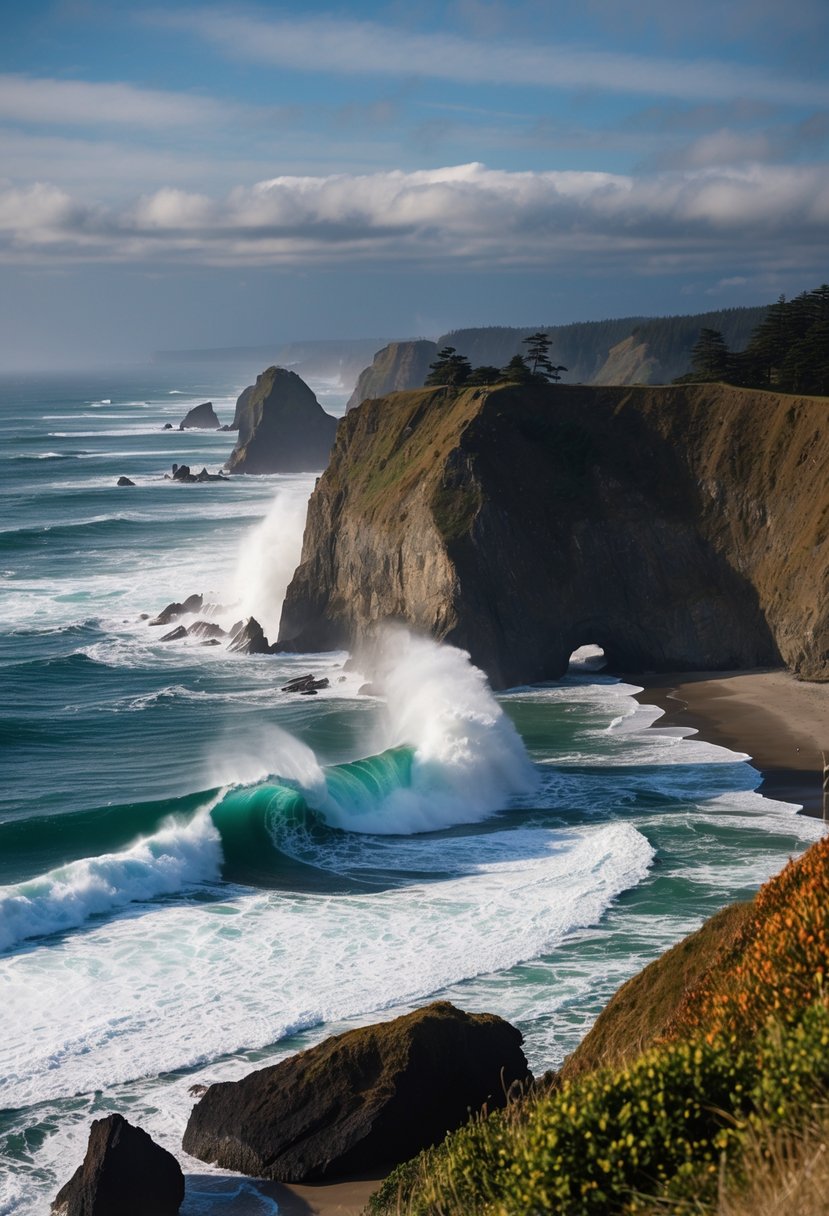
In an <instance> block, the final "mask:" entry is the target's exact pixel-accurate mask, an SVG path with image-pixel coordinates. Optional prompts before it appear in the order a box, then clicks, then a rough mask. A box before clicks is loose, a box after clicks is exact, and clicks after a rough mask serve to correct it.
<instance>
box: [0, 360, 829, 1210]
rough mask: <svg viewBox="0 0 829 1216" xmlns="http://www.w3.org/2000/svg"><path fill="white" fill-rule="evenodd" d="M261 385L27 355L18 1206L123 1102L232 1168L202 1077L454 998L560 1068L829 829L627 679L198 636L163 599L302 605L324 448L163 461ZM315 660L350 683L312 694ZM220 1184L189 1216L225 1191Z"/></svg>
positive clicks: (12, 1105) (5, 646) (1, 1118)
mask: <svg viewBox="0 0 829 1216" xmlns="http://www.w3.org/2000/svg"><path fill="white" fill-rule="evenodd" d="M242 387H243V381H242V380H234V379H233V377H232V376H231V375H228V374H226V373H221V370H219V371H216V370H214V369H208V370H207V372H205V370H204V369H199V368H197V369H186V368H181V367H172V368H166V367H159V368H149V369H139V370H134V371H131V372H125V373H118V374H115V373H107V374H106V375H100V374H98V375H95V376H77V375H73V376H71V377H48V378H47V377H29V378H16V379H14V380H10V379H5V380H2V381H0V440H1V442H0V508H1V509H0V681H1V682H2V700H0V742H1V743H2V752H1V753H0V763H2V781H0V1075H2V1093H3V1100H4V1102H5V1104H6V1108H7V1109H5V1110H4V1111H3V1112H2V1113H0V1162H1V1164H0V1214H5V1213H20V1214H24V1213H25V1214H27V1216H28V1214H30V1213H31V1214H33V1213H36V1212H37V1213H40V1212H42V1211H44V1210H45V1208H46V1205H47V1201H48V1200H49V1199H51V1198H52V1197H53V1195H54V1193H55V1192H56V1190H57V1188H58V1186H59V1184H60V1183H61V1182H62V1181H64V1180H65V1179H66V1178H67V1177H68V1176H69V1174H70V1173H71V1172H72V1170H73V1169H74V1168H75V1166H76V1165H77V1163H78V1162H79V1160H80V1158H81V1156H82V1154H83V1146H84V1144H85V1140H86V1135H87V1130H88V1123H89V1120H90V1118H91V1117H94V1116H95V1115H96V1114H98V1113H100V1112H105V1111H108V1110H112V1109H118V1110H121V1111H123V1112H124V1113H125V1114H127V1116H128V1117H129V1118H131V1119H133V1120H134V1121H136V1122H140V1123H141V1124H142V1126H144V1127H145V1128H146V1129H147V1130H148V1131H150V1132H151V1133H152V1134H153V1135H154V1136H155V1137H156V1138H157V1139H159V1140H160V1141H161V1142H162V1143H164V1144H165V1145H166V1146H167V1147H169V1148H170V1149H171V1150H172V1151H175V1152H177V1153H178V1155H179V1157H180V1159H181V1160H182V1163H183V1166H184V1168H185V1170H186V1171H191V1170H196V1169H198V1170H203V1168H204V1167H202V1166H201V1165H196V1163H194V1162H192V1161H189V1160H188V1159H187V1158H186V1157H184V1155H183V1154H182V1153H181V1151H180V1147H179V1145H180V1136H181V1133H182V1130H183V1127H184V1123H185V1121H186V1116H187V1113H188V1110H189V1106H190V1104H191V1101H192V1099H191V1098H190V1096H189V1094H188V1089H189V1086H190V1085H192V1084H193V1083H194V1082H203V1081H212V1080H217V1079H220V1078H225V1077H235V1076H239V1075H241V1074H242V1073H244V1072H245V1071H247V1070H248V1069H249V1068H250V1067H251V1066H252V1062H258V1061H261V1060H273V1059H278V1058H280V1057H281V1056H282V1055H284V1054H286V1053H287V1052H289V1051H292V1050H296V1049H297V1047H299V1046H304V1045H306V1044H307V1043H308V1042H311V1041H314V1040H316V1039H319V1038H321V1037H323V1036H324V1035H325V1034H327V1033H330V1032H331V1031H332V1030H335V1029H341V1028H343V1027H344V1026H345V1025H350V1024H354V1023H356V1022H361V1021H362V1022H365V1021H371V1020H374V1019H376V1018H377V1017H379V1016H384V1015H386V1014H391V1013H394V1012H398V1011H402V1010H404V1009H406V1008H409V1007H411V1006H412V1005H416V1004H418V1003H421V1002H423V1001H425V1000H428V999H431V998H433V997H437V996H442V997H448V998H449V999H452V1000H454V1001H456V1002H457V1003H458V1004H460V1005H462V1006H464V1007H466V1008H469V1009H489V1010H493V1011H495V1012H498V1013H501V1014H503V1015H504V1016H506V1017H508V1018H509V1019H510V1020H512V1021H514V1022H516V1023H517V1024H518V1025H519V1026H520V1027H521V1029H522V1030H523V1031H524V1033H525V1035H526V1039H527V1050H528V1054H529V1055H530V1057H531V1062H532V1064H533V1066H534V1067H536V1068H538V1069H540V1068H544V1067H548V1066H551V1065H554V1064H556V1063H557V1062H558V1061H560V1059H561V1058H562V1056H563V1055H564V1054H565V1053H566V1052H567V1051H569V1050H570V1049H571V1048H572V1047H573V1045H574V1044H575V1042H576V1041H577V1040H578V1038H579V1037H580V1035H581V1034H582V1033H583V1032H584V1030H585V1029H586V1027H587V1026H588V1025H589V1024H590V1021H591V1019H592V1018H593V1017H594V1016H595V1014H596V1012H597V1011H598V1009H599V1008H600V1007H601V1005H602V1004H603V1003H604V1001H605V1000H606V999H607V997H608V995H609V994H610V993H611V992H612V990H613V989H614V988H615V987H616V986H617V985H618V983H620V982H621V981H622V980H623V979H625V978H627V977H628V976H629V975H630V974H632V973H633V972H634V971H636V970H637V969H638V968H639V967H640V966H641V965H642V963H643V962H645V961H647V960H648V959H650V958H652V957H654V956H655V955H656V954H657V953H659V951H660V950H662V949H664V948H665V947H666V946H667V945H669V944H670V943H671V942H673V941H675V940H676V939H677V938H678V937H679V936H681V935H682V934H683V933H684V932H686V931H687V930H689V929H690V928H692V927H694V926H695V925H696V924H698V923H699V921H700V920H701V919H702V917H703V916H705V915H707V914H709V913H710V912H712V911H714V910H715V909H716V908H718V907H720V906H722V905H723V904H724V903H726V902H728V901H729V900H731V899H734V898H737V897H739V896H740V895H744V894H746V893H748V892H749V891H751V890H752V889H754V888H755V887H756V886H757V885H758V884H759V883H760V882H761V881H762V879H763V878H764V877H766V876H767V875H768V874H770V873H772V872H774V871H775V870H776V869H778V868H779V867H780V865H781V864H782V863H783V861H784V860H785V858H786V856H788V855H789V854H790V853H791V852H793V851H797V850H798V849H800V848H802V847H803V846H804V845H805V843H807V842H808V840H809V839H811V838H812V837H813V836H814V834H815V833H816V831H817V830H819V826H818V825H815V824H813V823H812V822H811V821H808V820H803V819H799V818H796V817H795V816H794V814H793V810H792V808H789V807H785V806H782V805H779V804H773V803H770V802H768V801H766V800H764V799H761V798H760V797H759V796H758V795H756V794H755V793H753V792H752V791H753V789H754V786H755V785H756V783H757V780H758V776H757V774H756V772H755V771H754V770H753V769H752V768H750V767H749V766H748V765H747V764H745V763H743V762H742V761H741V760H740V759H739V758H738V757H735V756H734V755H733V754H731V753H728V752H724V751H722V750H720V749H716V748H711V747H708V746H707V745H704V744H700V743H697V742H694V741H693V740H689V739H683V738H682V737H681V735H679V734H677V733H676V732H667V733H664V732H663V733H660V732H659V731H658V730H654V729H650V728H649V723H650V722H651V721H652V720H653V718H654V716H655V715H654V713H653V712H652V711H648V710H647V709H642V708H637V706H636V703H635V702H634V701H633V700H632V698H631V695H630V694H631V691H632V690H631V689H630V688H629V687H627V686H625V685H622V684H619V683H618V682H615V681H613V680H611V679H609V678H603V677H601V676H595V675H590V674H589V673H587V672H584V671H582V672H579V673H574V674H573V675H572V676H571V677H570V678H568V679H567V680H565V681H563V682H562V683H561V684H560V685H556V686H549V687H544V688H539V689H520V690H515V691H514V692H512V693H509V694H506V695H504V696H500V697H499V698H498V699H497V700H496V699H495V698H493V697H492V695H491V694H490V693H489V691H488V689H487V688H486V686H485V682H484V681H483V680H482V678H481V677H480V676H479V675H478V674H477V673H475V671H474V669H471V668H470V667H469V664H468V663H467V662H466V660H465V658H464V657H463V656H462V655H460V654H459V653H458V652H456V651H451V650H447V649H446V648H441V647H438V646H435V645H434V644H432V643H428V642H422V641H418V640H417V639H410V638H408V637H406V636H405V635H397V636H395V637H393V638H392V639H391V641H390V643H389V646H390V649H389V671H388V672H387V677H388V679H387V696H386V697H385V698H383V699H380V698H375V697H365V696H360V695H359V692H358V690H359V688H360V686H361V684H362V683H363V681H364V678H365V675H364V673H361V672H359V671H354V670H351V669H350V668H349V667H348V666H346V660H347V657H348V656H347V655H345V654H334V655H326V656H279V657H276V656H270V657H264V658H254V657H244V656H238V655H233V654H232V653H230V652H228V650H227V649H226V648H225V646H224V645H223V644H220V645H219V646H214V647H206V646H203V645H201V644H200V642H199V641H198V639H194V638H190V639H188V640H187V641H186V642H183V643H174V642H173V643H170V642H168V643H163V642H162V641H161V640H160V637H161V635H163V633H164V632H165V631H164V630H163V629H154V628H152V627H150V626H149V625H148V623H147V620H146V618H145V617H144V615H143V614H150V615H153V614H155V613H156V612H158V610H159V609H160V608H161V607H163V606H164V605H165V604H166V603H168V602H169V601H172V600H181V599H183V598H184V597H186V596H187V595H189V594H191V593H194V592H198V593H201V594H203V595H204V597H205V600H206V601H207V602H209V603H210V604H212V605H213V607H212V608H211V609H210V610H209V613H210V617H211V619H212V620H214V621H216V622H219V623H224V624H225V625H229V624H230V623H231V622H232V621H233V619H237V618H238V617H240V616H246V615H249V614H253V615H255V616H256V617H257V618H258V619H259V620H260V621H261V622H262V624H263V625H264V627H265V629H266V631H267V632H268V633H269V635H270V636H271V637H273V636H275V631H276V629H277V628H278V620H279V610H280V604H281V599H282V595H283V594H284V588H285V586H286V584H287V581H288V579H289V578H290V575H291V573H292V570H293V568H294V565H295V564H296V561H297V560H298V556H299V549H300V544H301V534H302V525H303V519H304V503H305V501H306V499H307V496H308V494H309V493H310V490H311V488H312V486H313V481H314V476H315V474H314V472H313V471H310V472H309V474H308V475H307V476H301V477H292V478H280V477H253V478H250V477H236V478H233V479H232V480H231V481H230V482H229V483H221V484H220V483H209V484H207V485H193V486H187V485H184V486H182V485H178V484H174V483H172V482H170V481H165V480H164V476H163V475H164V473H165V471H167V470H168V469H169V467H170V465H171V464H172V463H173V462H174V461H175V462H177V463H182V462H184V463H188V464H190V465H194V466H196V467H197V468H201V466H202V465H206V466H207V467H208V468H209V469H211V471H215V470H216V469H218V468H219V467H220V466H221V464H222V463H223V461H224V460H225V459H226V458H227V456H228V455H229V452H230V449H231V447H232V443H233V436H232V435H228V434H224V433H218V434H216V433H198V432H192V431H191V432H186V433H182V432H179V431H178V430H177V429H176V430H172V431H168V430H164V423H165V422H171V423H173V424H174V426H176V427H177V425H178V422H179V420H180V419H181V418H182V417H183V416H184V414H185V413H186V411H187V409H189V408H190V406H191V405H193V404H198V403H199V402H200V401H204V400H212V401H213V402H214V405H215V408H216V412H217V413H218V415H219V417H220V419H221V420H222V421H229V420H230V418H231V417H232V412H233V404H234V400H235V396H236V394H237V393H238V391H239V390H240V389H241V388H242ZM315 387H318V388H320V390H322V391H324V392H325V393H326V395H323V396H321V401H322V402H323V404H324V405H326V406H327V407H328V408H332V410H333V411H334V412H337V411H338V410H341V408H342V405H343V402H344V400H345V397H346V395H347V392H346V391H341V390H338V388H337V387H336V386H330V385H329V386H315ZM121 475H126V476H128V477H130V478H131V479H132V480H133V481H135V482H136V485H135V487H133V488H127V489H120V488H117V486H116V481H117V478H118V477H119V476H121ZM307 671H312V672H314V673H315V674H316V675H319V676H325V677H327V678H328V679H329V687H328V689H326V690H324V691H322V692H321V693H320V694H319V695H318V696H316V697H307V698H306V697H296V696H293V695H291V694H288V693H284V692H282V691H281V688H282V686H283V685H284V684H285V683H286V681H287V680H288V679H289V678H291V677H292V676H294V675H297V674H303V673H305V672H307ZM228 1186H229V1188H230V1189H231V1190H232V1189H234V1188H235V1186H236V1183H235V1182H234V1183H228ZM198 1190H199V1187H198V1185H196V1184H194V1185H191V1187H190V1190H189V1192H188V1199H187V1201H186V1208H185V1212H189V1213H191V1214H192V1213H195V1212H199V1211H209V1210H211V1209H210V1201H209V1200H208V1199H207V1198H205V1197H204V1196H200V1195H199V1194H198V1193H197V1192H198ZM239 1202H240V1203H241V1202H242V1201H241V1199H240V1201H239ZM245 1202H247V1203H248V1205H249V1206H248V1208H247V1209H245V1210H247V1211H253V1210H260V1209H259V1208H257V1207H256V1206H255V1203H256V1200H255V1196H254V1197H253V1198H252V1197H251V1196H250V1195H248V1197H247V1199H246V1201H245ZM264 1202H265V1201H264V1200H263V1201H262V1203H263V1204H264ZM251 1203H253V1204H254V1207H250V1204H251ZM221 1210H222V1211H223V1212H229V1213H230V1212H232V1211H234V1210H239V1211H241V1208H239V1209H234V1207H233V1204H232V1203H230V1202H226V1203H223V1205H222V1208H221ZM261 1210H262V1211H264V1210H265V1207H262V1208H261ZM268 1210H272V1207H271V1208H269V1209H268Z"/></svg>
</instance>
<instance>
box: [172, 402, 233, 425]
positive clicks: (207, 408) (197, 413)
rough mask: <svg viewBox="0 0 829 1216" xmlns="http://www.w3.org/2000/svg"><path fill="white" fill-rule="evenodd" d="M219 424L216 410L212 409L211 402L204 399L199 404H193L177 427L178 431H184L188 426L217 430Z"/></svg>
mask: <svg viewBox="0 0 829 1216" xmlns="http://www.w3.org/2000/svg"><path fill="white" fill-rule="evenodd" d="M221 425H222V424H221V423H220V422H219V419H218V418H217V417H216V411H215V410H214V409H213V402H212V401H204V402H202V404H201V405H194V406H193V408H192V409H191V410H189V411H188V412H187V413H186V414H185V416H184V418H182V420H181V422H180V423H179V424H178V429H179V430H180V431H186V430H189V429H190V428H193V429H198V430H202V431H218V430H219V429H220V428H221Z"/></svg>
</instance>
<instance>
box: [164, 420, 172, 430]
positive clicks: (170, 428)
mask: <svg viewBox="0 0 829 1216" xmlns="http://www.w3.org/2000/svg"><path fill="white" fill-rule="evenodd" d="M172 429H173V424H172V422H165V423H164V426H163V427H162V430H164V431H171V430H172Z"/></svg>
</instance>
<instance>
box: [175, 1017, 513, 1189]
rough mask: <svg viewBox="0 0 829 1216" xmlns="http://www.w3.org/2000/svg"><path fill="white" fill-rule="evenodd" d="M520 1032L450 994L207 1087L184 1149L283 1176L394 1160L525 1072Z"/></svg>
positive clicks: (305, 1177)
mask: <svg viewBox="0 0 829 1216" xmlns="http://www.w3.org/2000/svg"><path fill="white" fill-rule="evenodd" d="M522 1042H523V1039H522V1036H521V1033H520V1031H518V1030H516V1029H515V1027H514V1026H510V1024H509V1023H508V1022H505V1021H504V1020H503V1019H502V1018H499V1017H496V1016H495V1015H494V1014H486V1013H484V1014H468V1013H464V1012H463V1011H461V1010H459V1009H456V1008H455V1007H454V1006H453V1005H450V1004H449V1002H448V1001H437V1002H435V1003H434V1004H432V1005H428V1006H426V1008H424V1009H418V1010H416V1011H415V1012H414V1013H409V1014H406V1015H405V1016H404V1017H400V1018H395V1019H394V1020H393V1021H390V1022H382V1023H380V1024H379V1025H375V1026H366V1027H364V1028H362V1029H359V1030H350V1031H347V1032H346V1033H345V1034H341V1035H336V1036H335V1037H334V1038H330V1039H326V1040H325V1042H324V1043H320V1044H319V1045H318V1046H317V1047H312V1048H311V1049H310V1050H309V1051H303V1052H301V1053H300V1054H299V1055H296V1056H292V1057H291V1058H290V1059H288V1060H283V1061H282V1063H280V1064H277V1065H275V1066H273V1067H270V1068H263V1069H260V1070H259V1071H257V1072H253V1073H250V1074H249V1075H248V1076H246V1077H244V1078H243V1079H242V1080H241V1081H235V1082H234V1081H229V1082H228V1081H225V1082H220V1083H219V1084H217V1085H211V1086H210V1088H209V1089H208V1091H207V1093H206V1094H205V1095H204V1097H203V1098H202V1099H201V1101H200V1102H199V1103H198V1104H197V1105H196V1106H195V1107H194V1109H193V1112H192V1114H191V1115H190V1120H189V1122H188V1124H187V1130H186V1132H185V1134H184V1141H183V1144H184V1148H185V1150H186V1151H187V1152H188V1153H192V1154H193V1156H195V1157H199V1158H200V1159H201V1160H203V1161H214V1162H216V1163H217V1164H219V1165H221V1166H223V1167H224V1168H226V1169H233V1170H239V1171H240V1172H242V1173H245V1174H253V1175H256V1176H257V1177H264V1178H272V1179H275V1180H277V1181H281V1182H304V1181H313V1180H317V1179H320V1178H324V1177H332V1176H337V1175H340V1176H342V1175H348V1174H355V1173H358V1172H361V1171H364V1170H373V1169H378V1168H382V1167H387V1166H391V1165H394V1164H397V1163H398V1162H400V1161H405V1160H407V1159H408V1158H410V1157H413V1156H414V1155H415V1153H417V1152H419V1151H420V1150H421V1149H422V1148H426V1147H428V1146H429V1145H431V1144H436V1143H438V1142H439V1141H440V1140H442V1139H443V1137H444V1136H445V1134H446V1132H447V1131H450V1130H452V1129H454V1128H456V1127H459V1126H460V1125H461V1123H464V1122H465V1121H466V1119H467V1118H468V1116H469V1112H470V1111H473V1112H474V1111H477V1110H479V1109H480V1108H481V1107H482V1106H483V1105H484V1104H487V1105H488V1106H489V1108H490V1109H492V1108H493V1107H500V1106H503V1105H504V1103H505V1101H506V1098H505V1091H506V1090H508V1089H509V1087H510V1086H511V1085H513V1084H515V1083H522V1084H523V1083H526V1082H528V1081H529V1080H530V1079H531V1078H530V1073H529V1071H528V1069H527V1061H526V1059H525V1058H524V1053H523V1051H522V1050H521V1043H522Z"/></svg>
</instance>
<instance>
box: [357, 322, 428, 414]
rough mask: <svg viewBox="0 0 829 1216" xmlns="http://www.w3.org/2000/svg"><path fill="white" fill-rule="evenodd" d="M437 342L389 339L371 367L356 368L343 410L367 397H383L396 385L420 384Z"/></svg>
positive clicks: (405, 386)
mask: <svg viewBox="0 0 829 1216" xmlns="http://www.w3.org/2000/svg"><path fill="white" fill-rule="evenodd" d="M437 353H438V344H437V342H429V341H427V340H426V339H425V338H423V339H420V340H419V341H417V342H390V343H389V344H388V346H384V347H383V349H382V350H378V352H377V354H376V355H375V356H374V361H373V363H372V364H371V367H367V368H365V370H364V371H362V372H360V376H359V379H358V380H357V384H356V387H355V389H354V392H353V393H352V394H351V396H350V397H349V398H348V404H347V405H346V407H345V408H346V412H348V411H349V410H353V409H355V408H356V407H357V406H358V405H359V404H360V403H361V402H362V401H365V400H366V398H367V397H385V396H386V394H387V393H394V392H397V391H398V390H399V389H407V388H420V387H421V386H422V385H423V383H424V381H425V380H426V377H427V376H428V375H429V364H430V363H434V361H435V359H436V358H437Z"/></svg>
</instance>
